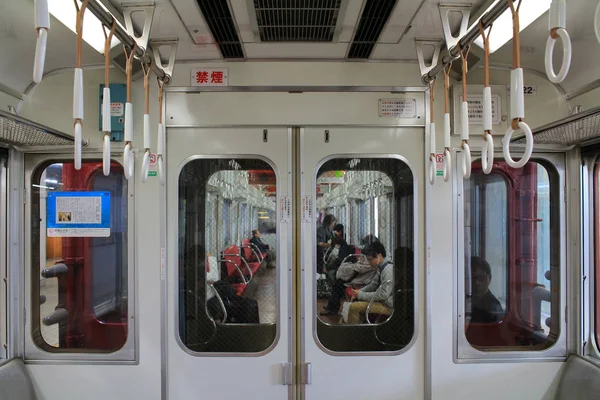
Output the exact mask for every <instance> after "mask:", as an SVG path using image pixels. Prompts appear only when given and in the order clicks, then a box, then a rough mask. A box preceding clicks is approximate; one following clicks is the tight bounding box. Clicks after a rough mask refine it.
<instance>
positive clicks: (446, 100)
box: [442, 62, 452, 114]
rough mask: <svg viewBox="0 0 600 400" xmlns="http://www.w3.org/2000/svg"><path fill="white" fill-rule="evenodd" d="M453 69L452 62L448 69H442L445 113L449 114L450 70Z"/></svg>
mask: <svg viewBox="0 0 600 400" xmlns="http://www.w3.org/2000/svg"><path fill="white" fill-rule="evenodd" d="M451 68H452V62H450V64H448V69H446V67H444V68H442V71H444V112H445V113H446V114H448V113H449V112H450V97H449V91H450V69H451Z"/></svg>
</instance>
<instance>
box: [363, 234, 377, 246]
mask: <svg viewBox="0 0 600 400" xmlns="http://www.w3.org/2000/svg"><path fill="white" fill-rule="evenodd" d="M378 241H379V239H377V236H375V235H370V234H369V235H367V236H365V237H364V238H362V240H361V241H360V244H361V245H362V246H363V247H365V248H366V247H367V246H368V245H370V244H371V243H373V242H378Z"/></svg>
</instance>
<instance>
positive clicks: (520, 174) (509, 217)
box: [464, 161, 561, 351]
mask: <svg viewBox="0 0 600 400" xmlns="http://www.w3.org/2000/svg"><path fill="white" fill-rule="evenodd" d="M473 168H474V169H473V174H472V175H471V178H470V180H468V181H464V204H465V209H464V233H465V237H464V246H465V258H464V266H465V270H464V277H465V283H464V288H465V293H464V296H465V298H464V312H465V319H464V322H465V325H464V331H465V336H466V339H467V341H468V343H469V344H470V345H471V346H473V347H475V348H476V349H478V350H481V351H501V350H506V351H508V350H511V351H515V350H522V351H531V350H544V349H547V348H549V347H551V346H552V345H553V344H554V343H555V342H556V340H557V339H558V337H559V335H560V315H561V312H560V236H559V235H560V229H559V226H560V221H559V215H560V214H559V213H560V202H559V201H558V200H557V199H559V198H560V195H559V193H560V192H559V184H558V174H557V173H556V171H555V170H554V169H550V168H547V167H546V166H545V165H542V164H539V163H535V162H530V163H528V164H527V165H526V166H525V167H523V168H522V169H512V168H510V167H508V166H507V165H506V164H505V163H504V162H501V161H498V162H495V163H494V169H493V171H492V172H491V173H490V174H489V175H485V174H484V173H483V172H482V171H481V166H480V165H479V164H474V167H473Z"/></svg>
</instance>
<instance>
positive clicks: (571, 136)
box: [511, 107, 600, 146]
mask: <svg viewBox="0 0 600 400" xmlns="http://www.w3.org/2000/svg"><path fill="white" fill-rule="evenodd" d="M598 138H600V107H595V108H591V109H589V110H587V111H582V112H579V113H576V114H573V115H569V116H568V117H566V118H563V119H560V120H558V121H555V122H552V123H550V124H547V125H544V126H541V127H539V128H537V129H535V130H534V131H533V141H534V143H535V144H557V145H566V146H573V145H585V144H586V143H587V142H590V141H592V140H594V139H598ZM511 142H514V143H525V139H524V135H523V134H520V135H518V136H515V137H513V140H511Z"/></svg>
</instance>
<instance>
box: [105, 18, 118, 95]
mask: <svg viewBox="0 0 600 400" xmlns="http://www.w3.org/2000/svg"><path fill="white" fill-rule="evenodd" d="M116 29H117V22H116V21H115V20H114V19H113V23H112V26H111V28H110V31H109V33H106V31H107V30H106V28H105V27H104V25H102V32H104V86H106V87H108V86H109V81H110V45H111V43H112V39H113V36H114V34H115V30H116Z"/></svg>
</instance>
